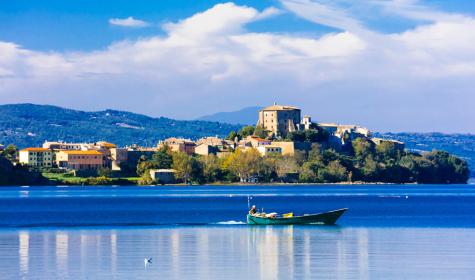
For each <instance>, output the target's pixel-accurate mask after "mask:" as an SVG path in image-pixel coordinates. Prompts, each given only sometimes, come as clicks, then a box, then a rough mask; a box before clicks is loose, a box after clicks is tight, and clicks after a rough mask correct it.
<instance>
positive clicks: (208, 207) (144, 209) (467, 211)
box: [0, 185, 475, 227]
mask: <svg viewBox="0 0 475 280" xmlns="http://www.w3.org/2000/svg"><path fill="white" fill-rule="evenodd" d="M248 201H249V203H250V204H255V205H257V207H258V208H259V209H262V208H263V209H264V211H267V212H278V213H286V212H294V213H295V214H304V213H308V214H309V213H319V212H324V211H328V210H333V209H339V208H349V211H348V212H347V213H346V214H345V215H344V216H343V217H342V218H341V220H339V222H338V224H339V225H341V226H418V227H427V226H439V227H451V226H462V227H475V216H474V215H473V213H475V187H474V186H473V185H451V186H437V185H430V186H418V185H408V186H400V185H369V186H347V185H344V186H338V185H335V186H285V187H280V186H279V187H275V186H273V187H261V186H259V187H256V186H246V187H242V186H221V187H216V186H214V187H209V186H208V187H206V186H202V187H135V186H134V187H63V188H60V187H28V188H18V187H14V188H2V189H0V227H2V226H3V227H11V226H13V227H24V226H29V227H32V226H94V225H99V226H106V225H111V226H112V225H113V226H118V225H186V224H189V225H203V224H215V223H222V222H229V221H235V222H245V215H246V213H247V207H248Z"/></svg>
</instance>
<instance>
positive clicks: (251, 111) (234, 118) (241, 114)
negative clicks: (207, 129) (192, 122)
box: [197, 107, 262, 125]
mask: <svg viewBox="0 0 475 280" xmlns="http://www.w3.org/2000/svg"><path fill="white" fill-rule="evenodd" d="M261 108H262V107H247V108H243V109H241V110H239V111H233V112H219V113H216V114H212V115H207V116H203V117H200V118H198V119H197V120H201V121H213V122H221V123H230V124H245V125H246V124H247V125H255V124H256V122H257V111H259V110H260V109H261Z"/></svg>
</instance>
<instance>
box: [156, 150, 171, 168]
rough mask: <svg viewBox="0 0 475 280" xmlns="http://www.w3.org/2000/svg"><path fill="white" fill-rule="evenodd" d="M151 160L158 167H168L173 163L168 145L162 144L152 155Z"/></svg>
mask: <svg viewBox="0 0 475 280" xmlns="http://www.w3.org/2000/svg"><path fill="white" fill-rule="evenodd" d="M152 162H153V163H154V165H155V166H156V168H159V169H168V168H170V167H171V166H172V164H173V156H172V152H171V150H170V147H168V146H167V145H163V146H162V147H160V149H158V150H157V152H156V153H155V154H153V156H152Z"/></svg>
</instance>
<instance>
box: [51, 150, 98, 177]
mask: <svg viewBox="0 0 475 280" xmlns="http://www.w3.org/2000/svg"><path fill="white" fill-rule="evenodd" d="M104 162H105V160H104V155H103V154H102V153H101V152H99V151H94V150H90V151H59V152H57V153H56V164H57V165H58V167H59V168H64V169H71V170H76V171H83V172H94V171H97V170H98V169H99V168H101V167H106V166H105V163H104Z"/></svg>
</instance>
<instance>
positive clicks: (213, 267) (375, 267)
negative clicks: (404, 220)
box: [0, 226, 475, 279]
mask: <svg viewBox="0 0 475 280" xmlns="http://www.w3.org/2000/svg"><path fill="white" fill-rule="evenodd" d="M473 240H475V229H436V228H428V229H418V228H392V229H388V228H339V227H310V226H309V227H302V226H300V227H299V226H282V227H259V226H256V227H247V226H229V227H227V226H221V227H219V226H216V227H157V228H140V229H139V228H123V229H71V230H48V229H44V230H19V231H15V230H8V231H0V252H1V256H0V266H1V267H2V269H3V271H4V273H6V274H7V275H8V276H10V277H9V278H35V279H78V278H79V279H86V278H91V277H92V278H96V279H110V278H116V279H150V278H157V277H159V278H164V279H241V278H243V279H244V278H257V279H310V278H326V279H328V278H329V279H348V278H352V279H368V278H374V279H380V278H385V279H388V278H392V279H400V278H406V279H411V278H413V279H417V278H420V277H421V276H424V277H423V278H432V279H437V278H439V279H442V278H447V277H451V278H454V279H464V278H470V277H471V276H473V275H474V274H475V268H474V267H473V263H475V245H474V242H473ZM434 244H437V246H434ZM14 250H15V251H16V252H18V253H17V254H11V253H10V252H12V251H14ZM145 257H152V258H153V263H152V264H150V265H149V266H147V267H146V268H144V263H143V259H144V258H145Z"/></svg>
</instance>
